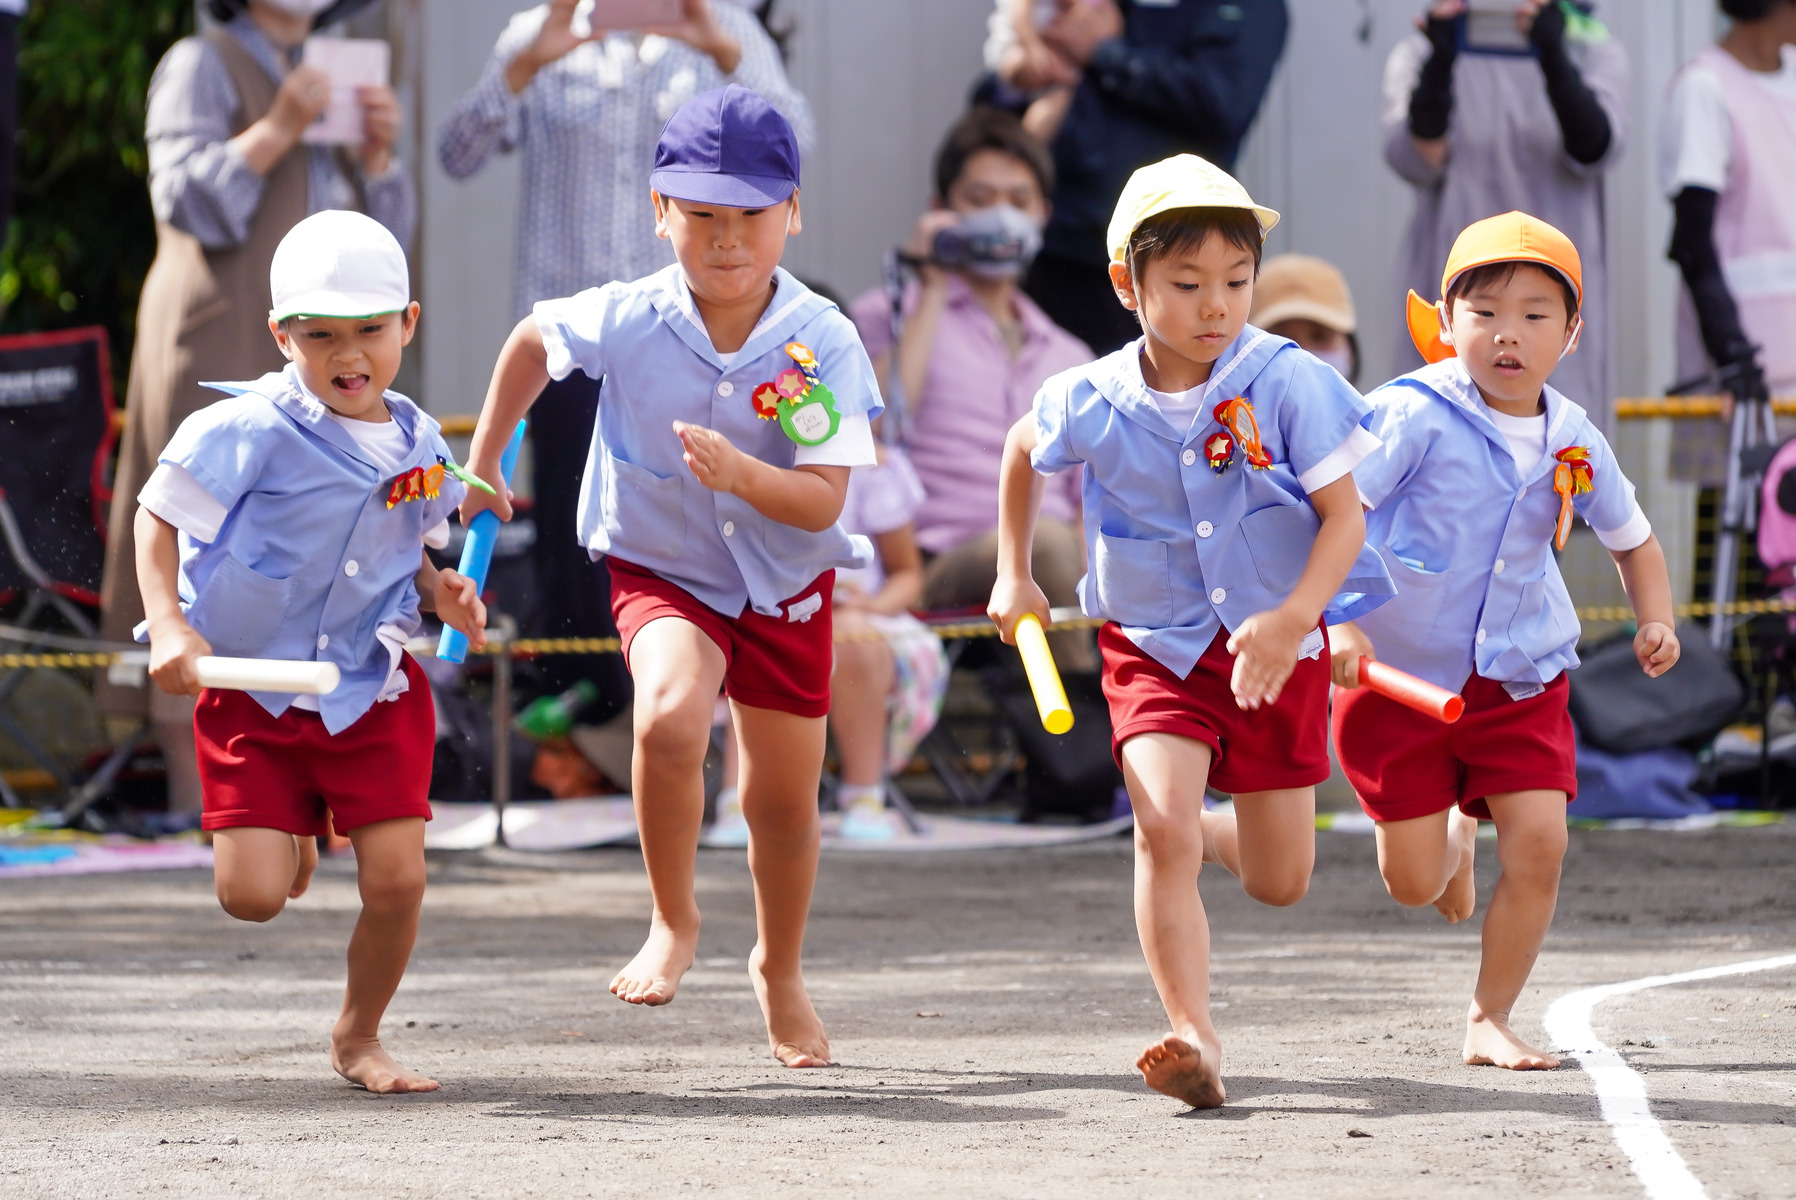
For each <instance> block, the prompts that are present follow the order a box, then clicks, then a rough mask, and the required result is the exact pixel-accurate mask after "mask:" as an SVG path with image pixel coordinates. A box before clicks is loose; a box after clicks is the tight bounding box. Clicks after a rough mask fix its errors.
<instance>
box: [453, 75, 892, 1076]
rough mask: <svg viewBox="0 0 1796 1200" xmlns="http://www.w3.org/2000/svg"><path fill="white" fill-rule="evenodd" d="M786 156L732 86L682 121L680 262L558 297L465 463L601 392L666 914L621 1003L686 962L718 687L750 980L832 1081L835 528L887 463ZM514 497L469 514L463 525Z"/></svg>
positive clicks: (862, 368)
mask: <svg viewBox="0 0 1796 1200" xmlns="http://www.w3.org/2000/svg"><path fill="white" fill-rule="evenodd" d="M798 182H799V179H798V143H797V140H796V139H795V138H794V136H793V133H792V128H791V126H789V125H788V124H787V123H786V119H785V118H784V117H782V116H780V114H779V113H778V112H777V111H775V110H774V108H773V107H772V106H771V105H769V104H768V103H767V102H766V101H765V100H764V99H762V98H761V97H760V96H759V95H757V94H756V93H754V92H752V91H750V90H749V89H747V88H744V87H740V86H737V85H731V86H729V87H725V88H721V89H718V90H716V91H711V92H706V93H704V94H703V95H700V96H695V97H694V98H692V99H691V100H689V101H687V102H686V103H685V104H684V105H682V106H681V107H680V109H679V110H678V111H677V112H675V113H674V115H673V117H672V118H671V119H670V120H669V121H668V123H667V127H666V129H665V130H664V131H663V132H662V135H661V142H660V145H658V146H657V147H656V149H655V169H654V173H653V174H652V175H651V176H650V183H651V186H652V188H653V189H654V190H653V192H652V194H651V197H650V199H651V200H652V202H653V204H654V205H655V216H656V222H657V224H656V232H657V233H658V234H660V235H661V236H662V237H665V238H667V239H669V240H670V241H671V242H672V243H673V251H674V257H675V258H676V259H677V260H678V261H677V262H676V263H675V264H674V265H673V266H670V267H668V268H666V269H665V270H662V271H659V272H657V273H656V274H654V275H650V276H648V277H646V278H644V279H639V280H637V281H635V282H634V283H611V284H607V285H605V286H604V287H601V288H594V289H592V290H590V291H585V292H582V293H580V294H579V295H577V296H572V297H569V298H567V299H563V300H547V301H544V302H543V303H541V304H538V305H537V306H536V309H535V312H534V313H533V314H532V315H531V316H529V317H526V318H525V319H524V320H523V321H521V322H519V324H518V326H517V328H516V329H514V330H513V331H512V334H511V337H510V339H509V340H508V341H507V342H506V344H505V348H504V349H503V350H502V351H501V352H500V354H499V362H498V365H497V366H496V367H495V368H494V369H493V380H492V384H491V386H490V388H489V389H488V391H487V397H486V406H485V408H484V409H483V410H482V412H481V414H480V424H479V428H478V429H477V430H476V432H475V434H474V445H473V449H472V451H471V452H470V458H471V460H472V461H471V466H472V467H473V468H474V470H475V471H477V472H478V473H479V474H480V475H482V476H484V477H485V478H487V479H489V480H494V481H496V480H498V478H499V466H498V464H499V452H500V450H501V449H502V448H503V446H504V444H505V440H506V438H507V437H508V436H509V435H510V432H511V430H512V429H513V428H514V427H515V425H516V424H517V421H518V419H519V418H521V417H522V416H523V415H524V414H525V412H526V411H528V410H529V408H530V405H531V403H532V402H533V401H534V400H535V398H536V395H537V393H538V392H540V391H541V390H542V388H543V387H544V386H545V385H546V384H547V383H548V381H549V379H550V378H551V377H554V378H557V379H560V378H564V377H566V376H567V375H568V374H569V372H571V371H574V370H580V371H584V372H585V373H586V374H587V375H589V376H591V377H592V378H594V379H600V380H602V381H603V383H602V384H601V390H600V393H599V415H598V421H597V424H596V426H595V428H594V430H593V440H592V449H591V454H590V457H589V458H588V461H587V467H586V482H585V492H584V494H583V495H582V496H581V500H580V538H581V542H582V544H583V545H585V546H586V548H587V549H588V551H590V552H591V554H592V555H593V556H594V557H595V558H596V557H598V556H599V555H601V554H603V555H608V556H609V557H610V566H611V581H612V582H611V606H612V612H613V613H614V614H615V615H616V617H617V627H618V631H619V633H620V634H621V636H622V638H623V643H624V655H625V660H626V662H627V663H628V665H629V668H630V673H631V675H632V676H634V678H635V683H636V701H635V720H634V725H635V741H636V744H635V755H634V761H633V764H632V767H631V782H632V785H633V786H632V788H631V790H632V792H633V793H634V794H635V799H636V820H637V825H638V828H639V829H640V831H641V837H642V854H643V860H644V862H645V864H646V865H647V867H648V873H649V889H650V891H651V892H652V893H653V896H654V915H653V918H652V920H651V922H650V926H649V936H648V940H647V942H646V943H645V944H644V945H643V948H642V950H641V952H640V953H638V954H637V955H636V957H635V958H634V959H632V960H631V961H630V962H629V963H628V964H627V965H626V966H625V967H624V968H623V970H621V971H619V972H618V973H617V977H616V978H615V979H613V980H612V981H611V991H612V993H613V994H614V995H616V996H617V997H618V998H619V999H620V1000H626V1001H629V1002H630V1003H632V1004H666V1003H668V1002H669V1001H670V1000H672V999H673V998H674V992H675V989H676V988H677V987H678V986H679V983H680V977H681V976H682V975H684V974H685V972H686V970H687V968H689V967H690V966H691V965H692V960H693V953H694V950H695V949H696V947H697V945H698V933H699V911H698V905H697V902H696V900H695V898H694V895H693V870H694V864H695V859H696V856H697V849H698V837H699V826H700V821H701V819H702V817H703V811H704V781H703V776H702V767H703V763H704V757H705V748H706V745H707V742H708V739H709V735H710V730H711V720H712V712H713V707H714V702H715V700H716V697H717V693H718V690H719V688H721V689H722V690H723V692H724V693H725V694H726V695H727V696H728V697H729V700H730V705H731V714H732V718H733V724H734V726H735V730H736V738H737V745H738V748H739V751H740V756H741V777H740V785H739V786H740V798H741V803H742V811H743V815H744V816H745V817H746V818H747V820H748V827H749V842H748V861H749V867H750V869H751V870H752V871H753V874H754V882H755V908H756V914H757V918H758V924H757V928H758V932H759V940H758V941H757V942H756V945H755V949H754V952H753V954H752V955H751V956H750V959H749V976H750V979H751V981H752V982H753V984H754V987H755V994H756V996H757V997H758V998H759V1000H760V1003H761V1011H762V1014H763V1016H764V1017H765V1018H766V1021H767V1039H768V1042H769V1044H770V1045H771V1046H772V1049H773V1053H774V1055H775V1057H777V1058H778V1059H779V1060H780V1062H782V1063H784V1064H785V1065H787V1066H789V1067H812V1066H826V1065H828V1064H829V1061H830V1058H829V1039H828V1038H827V1036H825V1034H824V1030H823V1024H822V1022H821V1021H820V1020H818V1018H817V1014H816V1012H815V1011H814V1010H813V1009H812V1007H811V1002H810V999H809V997H808V996H807V995H806V993H805V987H804V979H803V975H802V972H801V969H800V965H801V964H800V955H801V952H802V949H803V944H804V927H805V918H806V916H807V914H808V912H809V909H810V901H811V888H812V884H813V883H814V881H815V879H816V873H817V846H818V814H817V788H818V781H819V777H820V775H821V772H822V767H823V745H824V719H825V714H826V713H828V711H829V676H830V666H831V661H832V658H831V619H830V593H831V589H832V586H833V580H834V575H835V570H836V568H838V567H843V568H846V567H862V566H865V565H867V563H868V562H869V561H870V560H871V556H872V551H871V547H870V546H869V544H868V543H867V540H866V539H865V538H854V537H850V536H849V535H848V534H846V533H844V532H842V530H841V529H840V528H838V527H837V525H836V518H837V516H838V515H839V514H840V512H841V510H842V501H843V496H844V494H845V492H846V489H847V486H848V475H849V471H850V469H851V468H853V467H856V466H865V465H871V464H872V463H873V462H874V461H875V455H874V447H873V435H872V430H871V427H870V424H869V419H870V416H872V415H877V414H878V412H879V411H880V402H879V394H878V390H877V386H876V384H875V382H874V377H873V367H872V364H871V363H869V362H868V361H867V356H866V352H865V351H863V350H862V349H861V343H860V339H859V338H858V337H857V336H856V335H855V331H854V326H853V325H852V324H851V323H850V322H849V320H848V318H847V317H845V316H843V315H842V313H841V312H840V311H839V310H838V309H837V308H836V306H835V305H833V304H831V303H830V302H829V301H827V300H825V299H823V298H822V297H821V296H818V295H817V294H815V293H814V292H812V291H810V290H809V289H808V288H806V287H805V286H804V285H803V284H801V283H799V282H798V280H796V279H794V278H793V277H792V276H791V275H789V274H788V273H786V272H785V271H784V270H782V269H780V266H779V261H780V256H781V255H782V254H783V253H784V251H785V246H786V238H787V236H788V235H789V234H796V233H798V232H799V227H800V218H799V206H798ZM481 508H492V509H495V510H496V511H498V513H499V515H500V516H501V517H507V518H509V517H510V515H511V509H510V506H509V505H508V504H507V503H506V502H505V501H504V499H503V498H502V497H488V496H486V495H485V494H483V493H479V492H470V493H469V496H468V499H467V500H466V501H464V503H463V505H462V513H463V516H464V518H466V517H471V516H472V515H473V514H474V513H475V512H477V511H479V510H480V509H481Z"/></svg>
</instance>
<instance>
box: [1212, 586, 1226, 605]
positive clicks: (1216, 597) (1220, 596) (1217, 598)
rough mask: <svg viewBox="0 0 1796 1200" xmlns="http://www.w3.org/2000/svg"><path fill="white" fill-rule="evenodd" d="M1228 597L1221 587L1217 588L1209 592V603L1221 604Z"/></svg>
mask: <svg viewBox="0 0 1796 1200" xmlns="http://www.w3.org/2000/svg"><path fill="white" fill-rule="evenodd" d="M1228 598H1229V594H1228V592H1226V591H1224V590H1223V589H1222V588H1217V589H1216V590H1215V591H1213V592H1211V593H1210V603H1211V604H1221V603H1222V602H1223V601H1224V600H1227V599H1228Z"/></svg>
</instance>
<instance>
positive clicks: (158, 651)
mask: <svg viewBox="0 0 1796 1200" xmlns="http://www.w3.org/2000/svg"><path fill="white" fill-rule="evenodd" d="M269 274H270V283H271V291H272V292H273V301H274V307H273V308H272V309H271V310H270V311H269V315H268V328H269V332H271V333H272V334H273V335H274V339H275V341H276V343H277V344H279V346H280V348H281V352H282V353H283V354H285V355H286V356H287V358H288V359H290V360H291V365H290V366H288V368H287V369H286V370H285V371H282V372H278V373H271V374H268V375H264V376H263V377H262V378H260V379H257V380H254V381H250V382H244V383H215V384H209V385H207V386H209V387H214V388H217V389H218V390H219V391H221V392H224V393H226V394H227V396H229V397H230V398H229V399H223V400H219V401H217V402H215V403H214V404H212V405H210V406H209V407H207V408H203V409H201V410H200V411H199V412H197V413H195V414H194V415H193V416H191V417H189V418H187V420H185V421H183V422H182V423H181V427H180V429H178V430H176V432H175V436H174V437H173V438H171V439H170V440H169V443H168V448H167V449H165V450H164V451H163V452H162V458H161V462H160V464H159V465H158V466H157V468H156V470H155V471H154V472H153V473H152V474H151V476H150V479H149V481H148V482H147V483H146V484H145V485H144V488H143V491H142V492H141V493H140V494H139V496H138V501H139V503H140V505H141V507H139V509H138V510H137V527H136V533H137V577H138V580H139V581H140V585H141V587H142V590H143V601H144V612H145V613H147V614H148V619H147V620H146V621H145V622H144V623H143V624H142V625H140V626H138V629H137V636H138V640H140V641H141V640H144V638H145V637H146V636H147V637H148V640H149V643H150V677H151V678H152V679H154V680H155V681H156V685H157V686H158V687H160V688H161V689H162V690H164V691H166V692H170V693H173V694H176V695H189V696H190V695H194V694H195V693H198V695H199V702H198V705H197V707H196V708H195V709H194V717H193V727H194V737H195V741H196V742H197V744H198V748H199V768H200V782H201V786H202V790H203V793H204V810H203V812H202V815H201V825H202V826H203V827H204V828H206V829H209V830H211V831H212V838H213V840H212V848H213V853H214V856H215V866H214V873H215V879H216V883H217V889H218V900H219V903H220V904H222V905H223V906H224V910H225V911H226V912H228V913H230V914H231V915H232V916H233V917H236V918H238V919H239V920H243V921H270V920H273V919H274V918H275V917H276V916H277V915H279V914H280V911H281V909H282V908H283V907H284V906H285V905H286V902H287V901H288V900H290V899H295V898H297V897H299V896H300V895H302V894H303V893H304V892H305V890H306V886H307V884H308V883H309V882H310V881H311V876H312V869H313V868H314V867H315V866H316V865H317V863H318V845H317V840H316V839H317V838H318V836H319V835H322V834H323V833H324V832H325V831H326V829H327V828H329V826H330V823H331V822H333V821H334V824H335V827H336V829H337V831H338V832H339V833H343V834H347V835H348V837H349V840H350V841H351V842H352V843H353V844H354V846H355V859H356V878H357V882H358V884H359V886H360V888H361V895H362V915H361V917H360V918H359V919H358V920H357V921H356V926H355V932H354V933H353V934H352V935H351V936H350V940H349V986H348V990H347V992H346V993H345V995H344V998H343V1013H342V1016H340V1017H339V1018H338V1019H337V1024H336V1026H335V1028H333V1029H332V1030H331V1065H332V1066H333V1067H334V1068H336V1070H337V1072H338V1073H339V1074H340V1075H342V1076H343V1077H344V1078H345V1079H348V1080H349V1081H351V1082H352V1083H358V1084H361V1085H362V1086H363V1087H365V1088H367V1089H368V1090H369V1091H371V1092H429V1091H435V1090H436V1087H437V1084H436V1081H435V1080H434V1079H427V1078H425V1077H424V1076H422V1075H419V1074H417V1073H416V1072H413V1071H408V1070H406V1069H405V1068H404V1067H402V1066H400V1065H399V1064H398V1063H397V1062H395V1061H393V1059H392V1057H391V1056H390V1055H389V1054H388V1053H387V1052H386V1051H385V1050H384V1049H383V1048H382V1047H381V1044H380V1020H381V1016H382V1014H384V1013H385V1012H386V1008H387V1002H388V1001H389V1000H391V999H392V998H393V992H394V989H396V988H397V987H398V986H399V980H400V977H401V976H402V975H404V973H405V964H406V961H407V960H408V959H409V958H410V957H411V952H412V943H413V941H414V940H415V939H416V937H417V933H418V909H419V906H420V904H421V903H422V902H423V898H424V822H426V821H428V820H429V819H430V803H429V801H428V800H427V799H426V796H427V795H428V794H429V790H430V762H431V754H432V750H433V748H434V747H435V744H436V713H435V708H434V706H433V705H432V703H431V699H430V687H429V685H428V684H427V683H426V682H425V679H424V675H423V673H422V672H421V671H420V670H419V669H418V664H417V663H415V662H413V661H412V659H411V657H410V656H409V655H407V654H406V653H405V643H406V640H407V639H408V638H409V637H410V636H411V635H412V634H413V633H414V632H416V631H417V629H418V625H419V617H418V610H419V608H420V607H424V608H434V609H435V610H436V613H437V615H438V616H440V617H441V618H442V619H443V620H444V621H445V622H447V623H448V624H450V625H453V626H454V627H455V628H457V629H460V630H461V631H462V632H464V633H466V634H467V635H468V638H469V640H470V643H471V644H473V645H474V646H476V647H479V646H481V645H484V644H485V642H486V635H485V633H484V632H482V630H483V627H484V626H485V624H486V609H485V607H484V606H483V605H482V604H481V603H480V597H479V595H478V594H477V593H476V590H475V587H474V584H473V581H472V580H469V579H466V578H463V577H462V576H461V575H458V574H457V573H456V572H454V571H441V572H439V571H437V570H436V569H435V568H434V567H433V566H432V565H431V563H430V560H429V558H427V557H426V556H425V554H424V546H425V544H426V542H429V543H430V544H432V545H437V546H441V545H443V544H444V543H445V542H446V541H447V538H448V526H447V523H446V522H447V518H448V516H449V514H450V513H451V512H452V511H454V508H455V504H456V501H458V500H459V499H460V498H461V493H462V491H463V485H462V484H461V483H459V482H457V481H456V479H455V478H454V477H453V472H454V471H456V470H459V468H456V467H454V466H453V464H452V463H451V462H450V458H449V447H448V446H447V445H445V444H444V442H443V439H442V437H441V435H440V434H439V433H438V431H437V428H438V427H437V423H436V422H435V421H433V420H431V418H430V417H428V416H426V415H425V414H424V413H423V412H422V411H421V410H420V409H419V408H418V407H417V406H416V405H415V404H413V403H412V402H411V401H410V400H407V399H406V398H405V397H404V396H401V395H399V394H397V393H395V392H389V391H387V386H388V385H389V384H391V383H392V382H393V377H394V376H395V375H396V374H397V373H398V371H399V362H400V358H401V355H402V353H403V349H404V347H405V346H406V345H408V344H409V343H410V342H411V340H412V333H413V331H414V330H415V329H416V328H417V324H418V306H417V305H416V304H415V303H413V302H412V300H411V291H410V284H409V281H408V274H407V271H406V263H405V253H404V251H402V250H401V249H400V248H399V243H398V242H397V241H395V240H394V238H393V235H392V234H390V233H388V232H387V231H386V229H384V228H383V227H382V226H381V225H380V224H378V223H377V222H375V221H371V220H369V219H368V218H367V217H365V216H362V215H361V214H360V213H353V212H338V211H330V212H321V213H317V214H315V215H313V216H311V217H308V218H306V219H305V220H304V221H301V222H300V223H299V224H298V225H295V226H294V227H293V229H292V230H291V231H290V232H289V233H288V234H287V236H286V237H285V238H283V239H281V244H280V246H279V247H278V248H277V249H276V250H275V254H274V262H273V266H272V267H271V269H270V272H269ZM213 653H218V654H223V655H235V656H242V657H249V658H276V659H306V660H316V661H318V662H330V663H335V664H336V666H337V668H338V670H339V671H340V672H341V677H342V682H341V683H340V684H339V685H338V686H337V688H336V690H335V691H333V692H331V693H330V694H329V695H327V696H318V697H312V696H299V697H294V696H289V695H283V694H273V693H263V692H237V691H223V690H217V689H206V690H203V691H202V690H201V687H200V683H199V677H198V674H197V666H196V660H197V659H198V658H200V657H201V656H204V655H209V654H213Z"/></svg>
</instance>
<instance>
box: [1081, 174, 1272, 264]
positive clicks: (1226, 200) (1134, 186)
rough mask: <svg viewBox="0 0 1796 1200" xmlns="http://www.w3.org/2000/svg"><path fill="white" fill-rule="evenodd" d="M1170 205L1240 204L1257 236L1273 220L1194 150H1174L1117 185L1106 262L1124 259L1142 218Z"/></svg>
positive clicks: (1237, 184) (1230, 177) (1236, 182)
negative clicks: (1118, 191) (1257, 225)
mask: <svg viewBox="0 0 1796 1200" xmlns="http://www.w3.org/2000/svg"><path fill="white" fill-rule="evenodd" d="M1173 208H1245V209H1247V210H1248V211H1249V212H1251V213H1253V215H1254V216H1255V217H1258V218H1259V222H1260V237H1261V238H1264V237H1265V236H1266V234H1267V233H1268V232H1269V231H1270V230H1271V229H1272V227H1273V226H1274V225H1276V224H1278V213H1277V212H1275V211H1274V210H1272V209H1270V208H1267V207H1266V206H1265V205H1263V204H1255V203H1254V202H1253V197H1252V196H1249V195H1248V194H1247V189H1246V188H1244V187H1242V186H1241V183H1240V181H1239V180H1237V179H1236V178H1235V177H1234V176H1233V175H1230V174H1229V173H1228V172H1227V171H1225V170H1223V169H1222V168H1221V167H1219V166H1216V165H1215V164H1214V163H1211V162H1207V161H1205V160H1204V159H1201V158H1199V157H1198V156H1197V155H1195V154H1175V155H1173V156H1172V157H1171V158H1163V159H1161V160H1160V161H1159V162H1157V163H1153V164H1151V165H1149V166H1145V167H1142V168H1141V169H1140V170H1138V171H1136V172H1135V173H1134V174H1133V175H1131V176H1129V182H1128V183H1126V184H1124V185H1123V190H1122V195H1121V196H1119V197H1117V200H1116V212H1115V213H1114V214H1113V215H1112V216H1111V218H1110V231H1109V233H1108V235H1107V236H1106V238H1105V242H1106V244H1107V245H1108V246H1109V247H1110V261H1111V262H1123V261H1124V260H1125V259H1126V258H1127V256H1128V253H1129V238H1130V237H1131V236H1132V235H1133V234H1134V233H1135V231H1136V230H1137V229H1139V228H1140V227H1141V223H1142V222H1143V221H1145V220H1147V219H1148V218H1149V217H1152V216H1157V215H1158V214H1160V213H1163V212H1165V211H1167V210H1168V209H1173Z"/></svg>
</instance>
